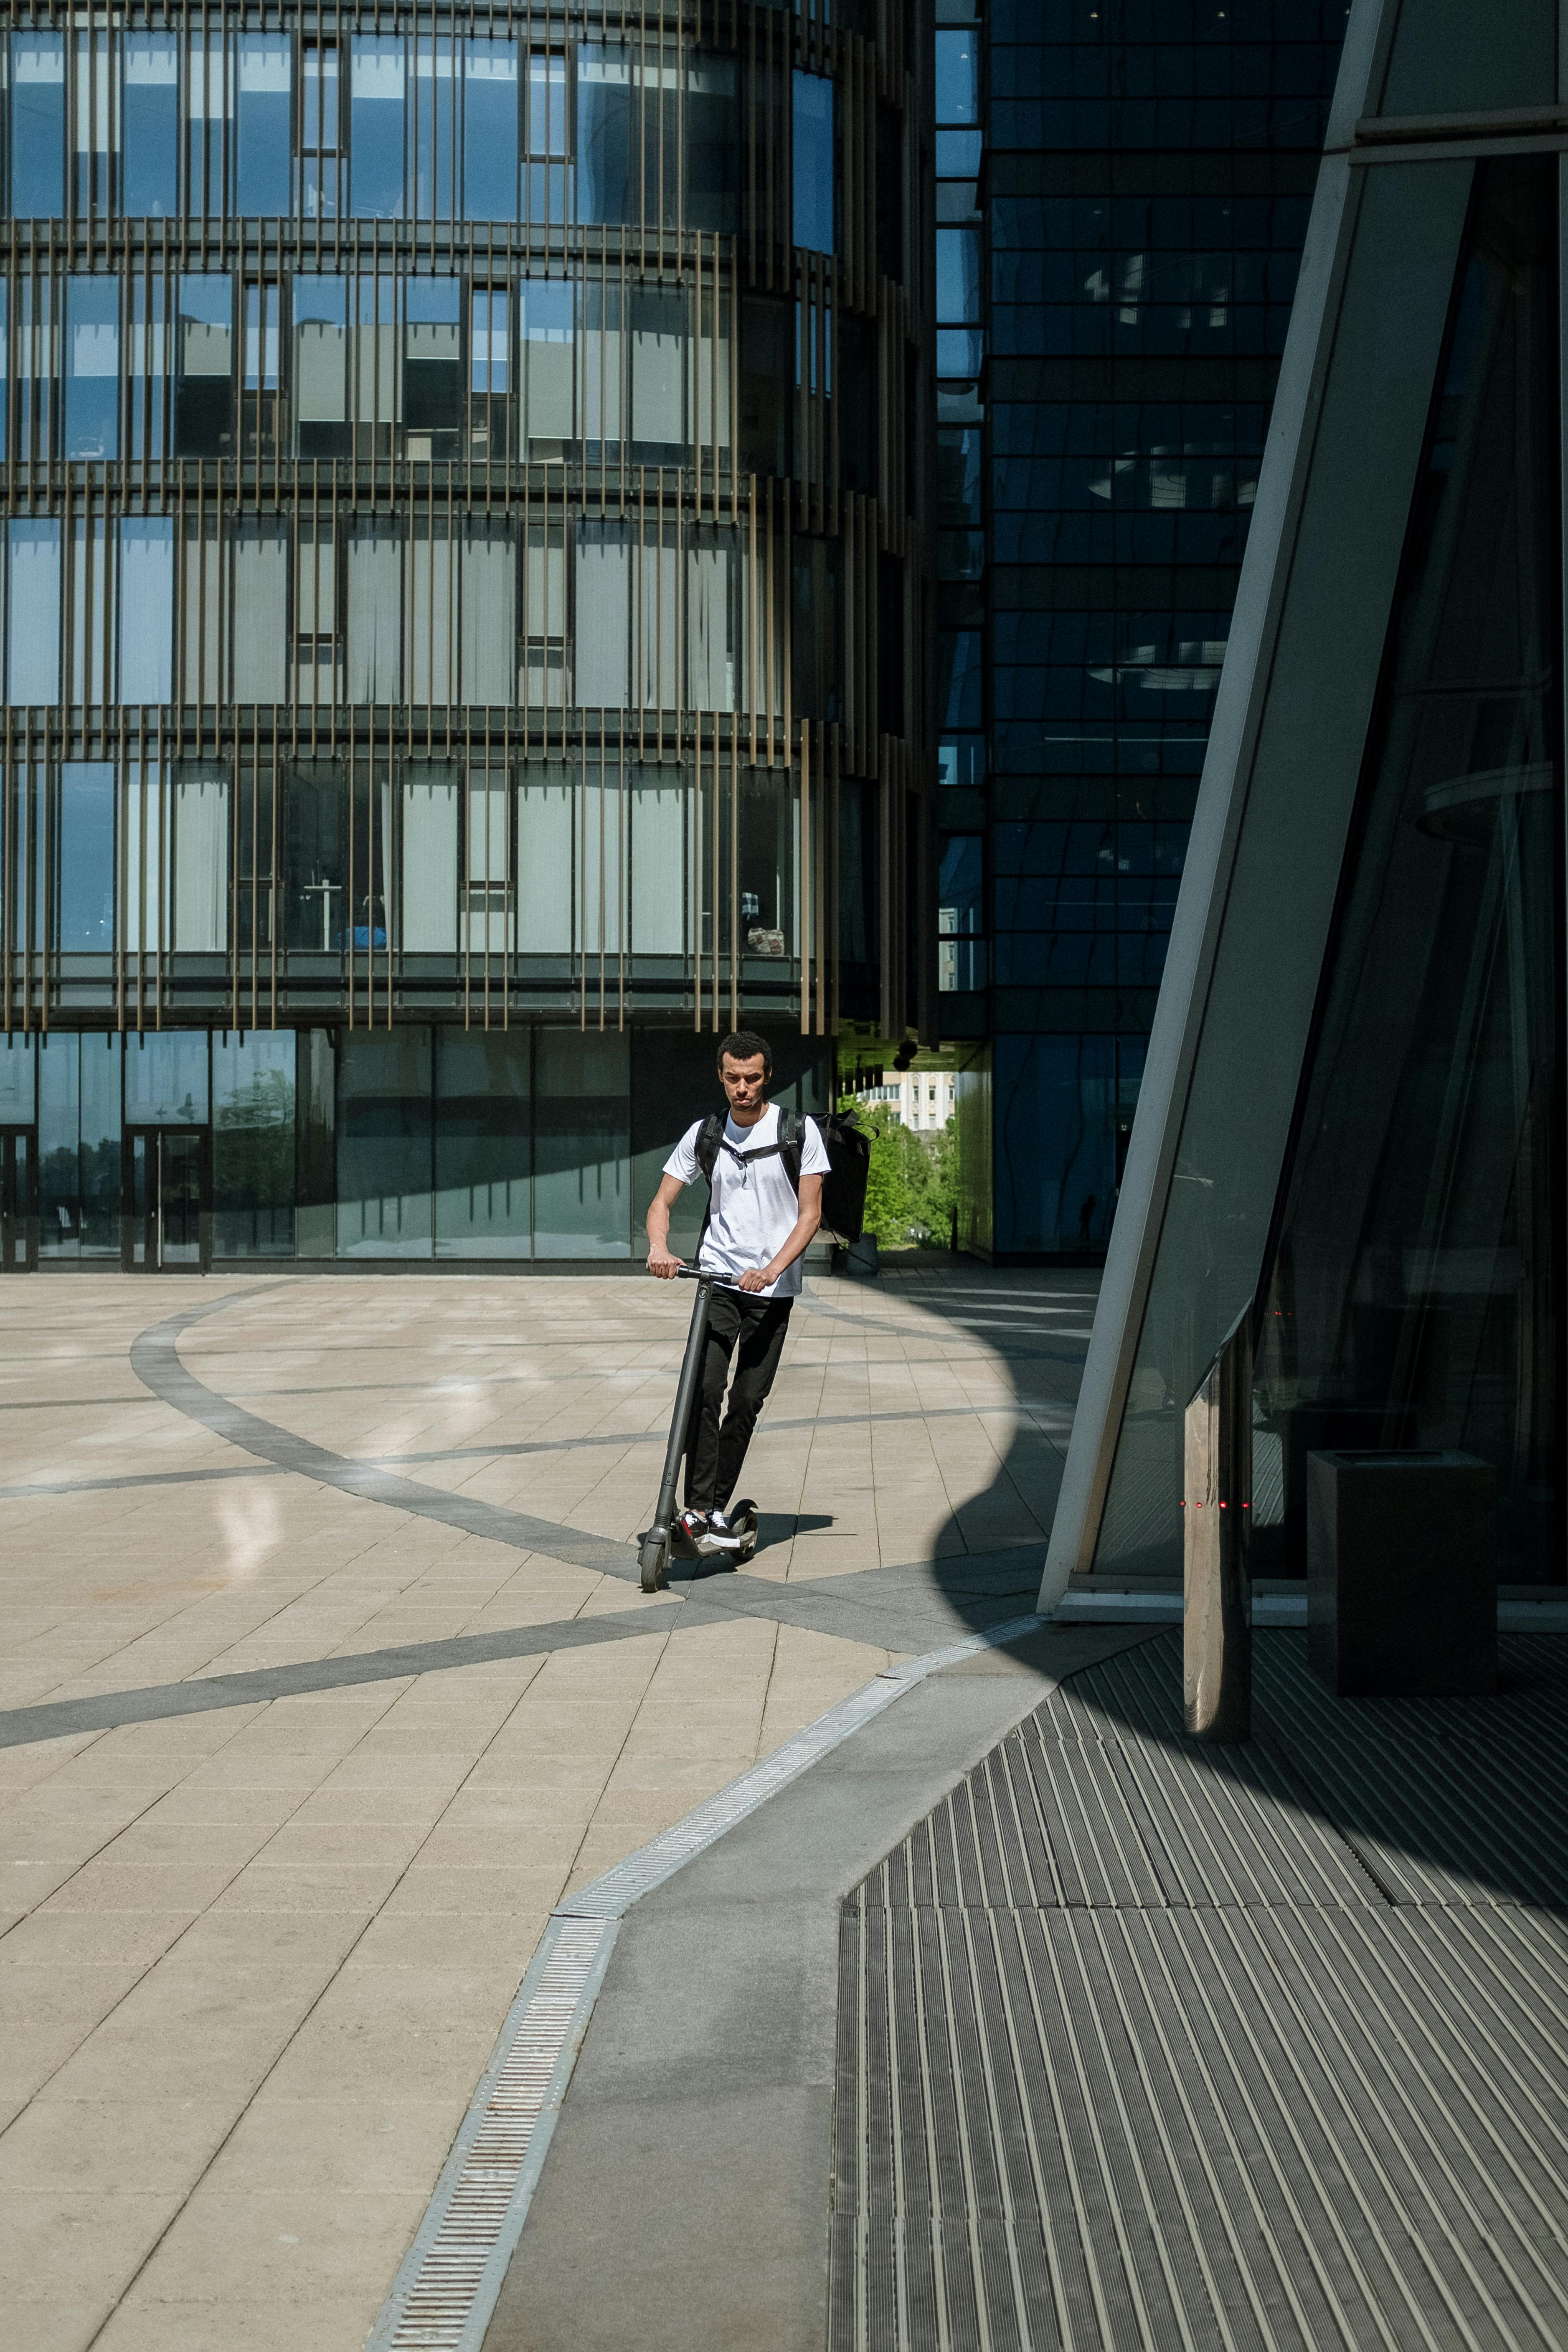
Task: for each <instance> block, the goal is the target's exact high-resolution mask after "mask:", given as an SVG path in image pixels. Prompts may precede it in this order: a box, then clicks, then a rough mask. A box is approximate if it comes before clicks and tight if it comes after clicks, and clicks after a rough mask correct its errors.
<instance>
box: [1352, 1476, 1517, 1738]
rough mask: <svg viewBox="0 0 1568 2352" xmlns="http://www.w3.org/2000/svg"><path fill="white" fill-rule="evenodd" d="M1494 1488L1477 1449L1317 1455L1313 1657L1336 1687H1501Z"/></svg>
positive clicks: (1384, 1692) (1378, 1690)
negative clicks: (1498, 1669)
mask: <svg viewBox="0 0 1568 2352" xmlns="http://www.w3.org/2000/svg"><path fill="white" fill-rule="evenodd" d="M1493 1485H1494V1477H1493V1473H1492V1469H1491V1465H1490V1464H1489V1463H1486V1462H1478V1461H1477V1460H1476V1459H1475V1457H1474V1455H1473V1454H1416V1453H1408V1454H1404V1453H1402V1454H1388V1453H1369V1454H1361V1453H1337V1454H1309V1455H1308V1456H1307V1655H1308V1657H1309V1659H1310V1663H1311V1665H1312V1669H1313V1671H1314V1673H1316V1674H1318V1675H1321V1677H1322V1679H1323V1681H1324V1682H1326V1683H1327V1685H1328V1686H1329V1688H1330V1689H1331V1691H1335V1692H1337V1693H1338V1694H1339V1696H1341V1697H1342V1698H1448V1697H1471V1696H1485V1695H1486V1694H1487V1693H1489V1692H1491V1691H1495V1690H1496V1688H1497V1558H1496V1550H1495V1546H1494V1539H1493V1533H1492V1489H1493Z"/></svg>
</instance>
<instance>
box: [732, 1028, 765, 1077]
mask: <svg viewBox="0 0 1568 2352" xmlns="http://www.w3.org/2000/svg"><path fill="white" fill-rule="evenodd" d="M726 1054H728V1055H729V1056H730V1059H731V1061H732V1062H754V1061H755V1060H756V1058H757V1055H759V1054H760V1055H762V1057H763V1077H764V1078H771V1077H772V1076H773V1047H772V1046H771V1045H769V1044H768V1041H767V1039H766V1038H765V1037H759V1036H758V1034H757V1033H756V1031H755V1030H754V1029H731V1032H730V1034H729V1035H728V1036H727V1037H726V1038H725V1040H724V1042H723V1044H722V1045H721V1046H720V1048H719V1074H720V1076H723V1073H724V1056H725V1055H726Z"/></svg>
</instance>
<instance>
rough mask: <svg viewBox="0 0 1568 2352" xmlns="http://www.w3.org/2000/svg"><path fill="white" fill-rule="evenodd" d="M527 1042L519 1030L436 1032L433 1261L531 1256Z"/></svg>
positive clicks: (528, 1034) (530, 1108)
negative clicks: (434, 1243) (456, 1258)
mask: <svg viewBox="0 0 1568 2352" xmlns="http://www.w3.org/2000/svg"><path fill="white" fill-rule="evenodd" d="M530 1042H531V1041H530V1033H529V1031H528V1030H527V1029H526V1028H522V1027H520V1028H516V1029H510V1030H495V1029H491V1030H483V1029H456V1028H450V1029H446V1028H444V1029H441V1030H440V1031H438V1032H437V1055H436V1255H437V1257H469V1258H474V1257H479V1258H489V1257H531V1255H533V1238H532V1206H531V1192H532V1185H531V1162H532V1132H533V1123H532V1102H531V1083H530V1078H531V1073H530V1066H529V1065H530Z"/></svg>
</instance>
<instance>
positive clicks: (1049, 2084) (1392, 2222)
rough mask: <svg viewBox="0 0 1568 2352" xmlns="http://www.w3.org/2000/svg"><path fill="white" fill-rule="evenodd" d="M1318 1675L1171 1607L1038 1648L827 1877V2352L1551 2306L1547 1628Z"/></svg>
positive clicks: (1304, 2349) (1565, 1714) (1263, 2340)
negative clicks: (1054, 1678)
mask: <svg viewBox="0 0 1568 2352" xmlns="http://www.w3.org/2000/svg"><path fill="white" fill-rule="evenodd" d="M1502 1650H1503V1656H1504V1661H1505V1669H1506V1674H1507V1677H1508V1687H1507V1689H1506V1690H1505V1692H1504V1694H1503V1695H1502V1696H1500V1697H1499V1698H1497V1699H1495V1700H1484V1701H1483V1700H1467V1701H1453V1702H1447V1701H1426V1702H1404V1703H1400V1702H1389V1701H1377V1702H1367V1701H1360V1702H1340V1701H1336V1700H1334V1699H1331V1698H1330V1697H1329V1696H1327V1695H1326V1694H1325V1693H1324V1692H1323V1691H1322V1690H1321V1688H1320V1687H1319V1685H1317V1684H1316V1683H1315V1682H1314V1681H1313V1680H1312V1679H1311V1677H1310V1675H1309V1674H1308V1672H1307V1668H1306V1660H1305V1637H1304V1636H1302V1635H1300V1634H1292V1633H1274V1634H1268V1635H1262V1636H1260V1637H1259V1638H1258V1648H1257V1679H1258V1694H1257V1737H1256V1738H1255V1739H1254V1741H1253V1743H1252V1744H1251V1746H1250V1747H1248V1748H1240V1749H1233V1750H1216V1749H1208V1750H1204V1749H1198V1748H1193V1747H1191V1746H1190V1745H1188V1744H1187V1743H1185V1742H1184V1741H1183V1740H1182V1738H1181V1737H1180V1729H1179V1727H1180V1721H1181V1689H1180V1646H1179V1636H1177V1635H1176V1634H1174V1633H1172V1634H1168V1635H1165V1636H1163V1637H1161V1638H1159V1639H1157V1640H1155V1641H1153V1642H1151V1643H1147V1644H1145V1645H1144V1646H1143V1647H1142V1648H1140V1649H1138V1650H1135V1651H1132V1652H1130V1653H1128V1654H1124V1655H1123V1656H1121V1657H1120V1658H1118V1659H1116V1660H1113V1661H1112V1662H1110V1664H1106V1665H1102V1666H1099V1667H1096V1668H1094V1669H1092V1670H1091V1671H1090V1672H1089V1673H1086V1674H1083V1675H1079V1676H1077V1677H1075V1678H1074V1680H1073V1681H1072V1682H1070V1683H1068V1684H1064V1685H1061V1686H1060V1687H1059V1688H1058V1690H1057V1691H1055V1692H1054V1693H1053V1694H1052V1696H1051V1697H1050V1698H1049V1699H1048V1700H1047V1702H1046V1704H1045V1705H1044V1706H1041V1707H1040V1708H1038V1709H1037V1712H1036V1713H1035V1714H1034V1715H1033V1716H1031V1717H1028V1718H1027V1719H1026V1721H1025V1722H1024V1723H1023V1724H1022V1725H1021V1726H1020V1727H1019V1728H1018V1729H1017V1730H1016V1731H1015V1732H1014V1733H1012V1734H1011V1735H1010V1736H1009V1738H1006V1739H1005V1741H1004V1742H1003V1743H1002V1745H1001V1746H1000V1747H999V1748H995V1749H994V1751H993V1752H992V1754H991V1755H990V1756H989V1757H988V1758H987V1759H986V1760H985V1762H984V1765H982V1766H981V1767H980V1768H979V1769H977V1770H976V1771H975V1772H973V1774H971V1775H970V1777H969V1778H968V1780H965V1781H964V1782H963V1785H962V1786H961V1787H960V1788H959V1789H958V1790H956V1791H955V1792H954V1793H953V1795H952V1797H950V1798H949V1799H947V1800H945V1801H943V1803H942V1804H941V1805H940V1806H938V1808H937V1809H936V1811H934V1812H933V1813H931V1814H930V1815H929V1816H928V1817H927V1819H926V1820H925V1821H923V1822H921V1825H920V1827H919V1828H918V1829H917V1830H916V1831H915V1832H914V1834H913V1835H912V1836H911V1837H910V1838H909V1839H907V1840H906V1841H905V1843H903V1844H902V1845H901V1846H900V1847H898V1848H896V1849H895V1851H894V1852H893V1853H891V1854H889V1856H888V1858H887V1859H886V1861H884V1862H883V1863H882V1864H881V1865H880V1866H879V1869H878V1870H876V1871H875V1872H874V1873H873V1874H871V1875H870V1876H869V1877H868V1879H867V1880H866V1881H865V1882H864V1883H863V1885H861V1886H860V1887H858V1889H857V1891H856V1893H855V1894H854V1895H852V1896H851V1897H850V1899H849V1900H848V1902H847V1904H846V1905H845V1906H844V1913H843V1920H842V1940H841V1958H840V1984H839V2038H838V2063H837V2095H836V2096H837V2105H836V2124H835V2165H834V2181H833V2222H832V2294H831V2313H830V2323H829V2352H937V2347H941V2348H942V2352H950V2347H951V2352H968V2347H974V2352H1001V2348H1002V2347H1020V2352H1023V2347H1054V2346H1063V2347H1071V2352H1134V2347H1139V2352H1142V2347H1149V2352H1153V2347H1159V2352H1166V2347H1181V2352H1209V2347H1226V2352H1294V2347H1300V2352H1326V2347H1355V2352H1362V2347H1386V2352H1406V2347H1409V2348H1410V2352H1415V2348H1416V2347H1421V2352H1439V2347H1442V2352H1447V2347H1474V2352H1483V2347H1484V2352H1492V2347H1510V2352H1512V2347H1532V2352H1534V2347H1540V2352H1562V2347H1563V2345H1564V2344H1568V1642H1565V1641H1563V1640H1562V1639H1560V1638H1555V1639H1554V1638H1552V1637H1531V1636H1518V1637H1511V1638H1505V1639H1504V1641H1503V1643H1502Z"/></svg>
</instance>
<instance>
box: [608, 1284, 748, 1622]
mask: <svg viewBox="0 0 1568 2352" xmlns="http://www.w3.org/2000/svg"><path fill="white" fill-rule="evenodd" d="M679 1279H680V1280H682V1281H684V1282H695V1283H696V1285H697V1296H696V1297H695V1298H694V1299H693V1300H692V1302H691V1328H690V1329H689V1332H688V1333H687V1335H686V1354H685V1357H684V1359H683V1360H682V1363H681V1367H680V1380H679V1385H678V1386H677V1388H676V1391H675V1417H674V1419H673V1420H672V1421H671V1423H670V1424H669V1444H668V1445H667V1446H666V1448H665V1452H664V1476H663V1478H662V1479H661V1480H660V1481H659V1488H658V1506H657V1507H656V1508H655V1511H654V1515H653V1525H652V1527H651V1528H649V1529H648V1531H647V1535H646V1536H644V1538H643V1539H642V1549H641V1551H640V1552H639V1553H638V1554H637V1566H638V1568H639V1569H640V1570H641V1572H642V1589H643V1591H645V1592H662V1591H663V1590H664V1588H665V1585H666V1584H667V1583H668V1573H667V1571H668V1567H669V1558H670V1552H671V1550H672V1549H673V1540H674V1538H673V1529H674V1528H675V1524H676V1520H677V1517H678V1516H679V1514H678V1513H677V1510H676V1507H675V1490H676V1486H677V1484H678V1483H679V1477H680V1464H681V1459H682V1457H683V1455H684V1454H685V1452H686V1432H687V1428H688V1426H689V1423H690V1420H691V1408H692V1405H693V1403H694V1402H695V1401H696V1397H697V1383H698V1381H700V1379H701V1377H702V1342H703V1340H704V1339H706V1338H707V1336H708V1307H709V1302H710V1299H711V1298H712V1296H713V1276H711V1275H710V1274H700V1273H699V1272H698V1271H697V1270H696V1268H695V1267H693V1266H689V1265H683V1266H682V1267H681V1268H680V1273H679ZM729 1519H730V1524H731V1527H732V1528H735V1529H736V1531H737V1533H738V1534H739V1535H740V1537H741V1544H740V1548H739V1549H738V1550H737V1551H735V1552H734V1553H732V1554H731V1555H729V1556H730V1557H731V1558H732V1559H735V1561H736V1562H737V1563H739V1562H740V1561H741V1560H743V1559H751V1557H752V1553H753V1552H754V1551H755V1550H756V1549H757V1507H756V1505H755V1503H753V1502H752V1500H751V1499H750V1497H749V1496H748V1497H746V1498H745V1499H744V1500H743V1501H742V1502H739V1503H736V1504H735V1505H734V1506H733V1507H732V1508H731V1511H730V1513H729ZM699 1556H700V1555H699Z"/></svg>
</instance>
